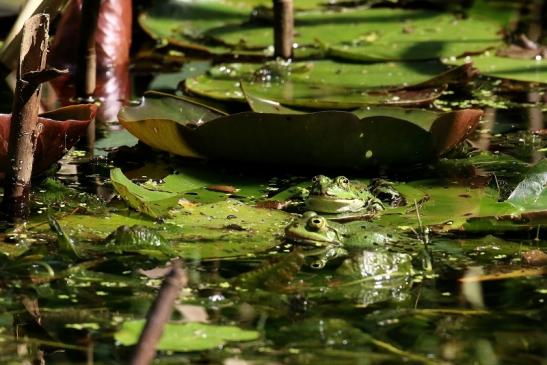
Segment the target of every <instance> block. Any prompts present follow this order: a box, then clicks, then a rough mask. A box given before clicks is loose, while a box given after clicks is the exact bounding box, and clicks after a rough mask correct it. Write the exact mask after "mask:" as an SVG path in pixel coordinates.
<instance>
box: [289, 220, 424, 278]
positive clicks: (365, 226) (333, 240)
mask: <svg viewBox="0 0 547 365" xmlns="http://www.w3.org/2000/svg"><path fill="white" fill-rule="evenodd" d="M285 238H286V239H287V240H289V241H292V242H295V243H300V244H304V245H308V246H314V247H316V248H319V249H320V250H316V251H312V254H309V256H317V257H316V260H315V261H314V262H313V263H312V264H311V266H312V267H313V268H322V267H323V266H325V264H326V262H327V261H329V260H332V259H334V258H337V257H341V256H345V255H346V254H347V251H346V250H350V251H352V250H353V251H356V250H363V249H365V250H369V249H371V250H374V249H376V248H378V247H382V246H387V245H395V244H397V243H401V242H404V243H412V244H420V241H419V240H417V239H413V238H410V237H407V236H405V235H404V234H399V233H393V232H392V231H391V230H389V231H388V230H387V229H386V228H385V227H380V226H378V225H376V224H374V223H372V222H362V221H360V222H352V223H348V224H340V223H337V222H333V221H331V220H328V219H326V218H325V217H323V216H320V215H318V214H317V213H316V212H311V211H310V212H306V213H304V214H303V215H302V216H301V217H299V218H295V219H294V220H293V221H292V222H290V223H289V224H288V225H287V226H286V227H285Z"/></svg>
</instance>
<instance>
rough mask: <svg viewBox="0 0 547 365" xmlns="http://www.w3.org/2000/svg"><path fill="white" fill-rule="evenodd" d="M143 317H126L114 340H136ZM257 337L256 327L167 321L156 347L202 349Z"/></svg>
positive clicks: (140, 329)
mask: <svg viewBox="0 0 547 365" xmlns="http://www.w3.org/2000/svg"><path fill="white" fill-rule="evenodd" d="M144 324H145V322H144V321H143V320H133V321H126V322H124V323H123V324H122V327H121V328H120V329H119V330H118V332H116V333H115V334H114V338H115V339H116V341H118V342H119V343H121V344H122V345H124V346H131V345H134V344H136V343H137V341H138V339H139V335H140V333H141V331H142V329H143V328H144ZM259 337H260V334H259V333H258V332H257V331H251V330H243V329H241V328H238V327H234V326H215V325H211V324H205V323H196V322H191V323H167V324H166V325H165V328H164V330H163V334H162V336H161V339H160V341H159V343H158V344H157V349H158V350H164V351H180V352H188V351H202V350H208V349H214V348H217V347H219V346H222V345H224V344H225V343H226V342H232V341H253V340H256V339H258V338H259Z"/></svg>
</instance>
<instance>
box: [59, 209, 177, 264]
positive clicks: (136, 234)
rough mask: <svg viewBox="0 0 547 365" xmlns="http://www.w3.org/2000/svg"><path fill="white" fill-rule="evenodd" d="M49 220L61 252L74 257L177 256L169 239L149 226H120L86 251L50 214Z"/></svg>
mask: <svg viewBox="0 0 547 365" xmlns="http://www.w3.org/2000/svg"><path fill="white" fill-rule="evenodd" d="M48 220H49V225H50V227H51V229H52V230H53V232H55V233H56V235H57V243H58V245H59V250H60V252H62V253H64V254H67V255H68V256H71V257H73V258H77V259H81V258H87V257H89V256H95V255H98V254H99V255H100V254H126V253H136V254H140V255H145V256H150V257H156V258H165V257H176V256H177V253H176V252H175V250H174V249H173V248H172V247H171V243H170V242H169V241H167V240H166V239H165V238H163V237H162V236H161V235H160V234H158V233H156V232H154V231H152V230H150V229H149V228H148V227H145V226H139V225H134V226H131V227H129V226H120V227H118V228H117V229H116V230H115V231H114V232H112V233H111V234H110V235H108V237H106V238H105V239H104V241H103V242H101V243H100V244H97V245H93V246H88V247H86V250H85V251H82V247H81V246H80V245H77V244H76V243H75V242H74V240H73V239H72V238H70V237H69V236H68V234H67V233H66V232H65V231H64V230H63V228H62V227H61V225H60V224H59V222H57V220H56V219H55V218H53V217H51V216H49V217H48Z"/></svg>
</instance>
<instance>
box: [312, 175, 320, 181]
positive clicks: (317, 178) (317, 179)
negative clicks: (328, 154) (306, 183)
mask: <svg viewBox="0 0 547 365" xmlns="http://www.w3.org/2000/svg"><path fill="white" fill-rule="evenodd" d="M318 181H319V175H317V176H314V177H312V178H311V182H312V183H316V182H318Z"/></svg>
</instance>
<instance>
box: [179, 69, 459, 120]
mask: <svg viewBox="0 0 547 365" xmlns="http://www.w3.org/2000/svg"><path fill="white" fill-rule="evenodd" d="M446 70H447V69H446V68H445V67H443V65H441V64H440V63H438V62H433V61H432V62H420V63H397V62H392V63H383V64H353V63H342V62H335V61H328V60H324V61H313V62H311V61H310V62H295V63H293V64H291V65H288V66H282V65H281V66H280V65H276V64H270V65H266V66H264V65H263V64H240V63H232V64H223V65H219V66H216V67H214V68H212V69H210V70H209V71H208V73H206V74H204V75H200V76H197V77H195V78H189V79H187V80H186V83H185V88H186V90H187V91H188V92H190V93H193V94H196V95H200V96H204V97H208V98H213V99H217V100H224V101H244V100H245V98H244V94H243V92H242V91H241V89H240V86H241V87H243V88H244V89H245V93H246V94H247V95H248V96H252V97H255V98H261V99H267V100H271V101H273V102H277V103H279V104H282V105H285V106H293V107H305V108H315V109H324V108H336V109H351V108H358V107H361V106H365V105H420V104H427V103H430V102H432V101H433V100H435V99H436V98H437V97H439V96H440V94H441V92H442V91H443V89H444V84H446V83H447V82H448V81H449V80H448V79H438V76H439V75H442V74H443V73H444V72H446ZM459 79H460V80H461V79H463V78H461V77H460V78H459ZM421 84H423V86H420V87H418V86H417V87H412V88H411V87H408V86H411V85H421ZM404 87H408V88H404ZM394 89H396V90H394Z"/></svg>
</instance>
